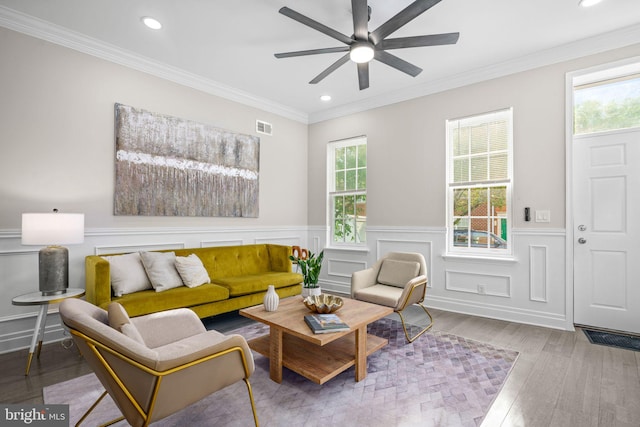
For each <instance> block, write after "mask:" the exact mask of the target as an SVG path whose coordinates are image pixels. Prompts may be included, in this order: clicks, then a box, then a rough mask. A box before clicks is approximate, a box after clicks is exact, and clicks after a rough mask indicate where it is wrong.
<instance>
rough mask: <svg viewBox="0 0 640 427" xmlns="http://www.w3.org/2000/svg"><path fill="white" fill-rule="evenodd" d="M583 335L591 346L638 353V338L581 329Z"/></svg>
mask: <svg viewBox="0 0 640 427" xmlns="http://www.w3.org/2000/svg"><path fill="white" fill-rule="evenodd" d="M583 331H584V334H585V335H586V336H587V338H588V339H589V342H591V343H592V344H600V345H606V346H609V347H617V348H623V349H625V350H633V351H640V337H637V336H633V335H625V334H616V333H613V332H604V331H596V330H593V329H583Z"/></svg>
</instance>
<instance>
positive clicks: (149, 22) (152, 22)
mask: <svg viewBox="0 0 640 427" xmlns="http://www.w3.org/2000/svg"><path fill="white" fill-rule="evenodd" d="M142 23H143V24H144V25H146V26H147V27H149V28H151V29H152V30H159V29H160V28H162V24H161V23H160V21H158V20H157V19H154V18H152V17H150V16H143V17H142Z"/></svg>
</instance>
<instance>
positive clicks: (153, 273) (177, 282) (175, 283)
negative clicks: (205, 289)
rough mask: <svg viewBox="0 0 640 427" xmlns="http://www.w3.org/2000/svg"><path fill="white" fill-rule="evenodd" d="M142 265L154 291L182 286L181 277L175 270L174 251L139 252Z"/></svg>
mask: <svg viewBox="0 0 640 427" xmlns="http://www.w3.org/2000/svg"><path fill="white" fill-rule="evenodd" d="M140 257H141V258H142V265H144V269H145V271H146V272H147V276H149V280H150V281H151V286H153V289H155V290H156V292H162V291H166V290H167V289H172V288H177V287H179V286H182V285H183V283H182V278H180V274H178V270H176V254H175V252H140Z"/></svg>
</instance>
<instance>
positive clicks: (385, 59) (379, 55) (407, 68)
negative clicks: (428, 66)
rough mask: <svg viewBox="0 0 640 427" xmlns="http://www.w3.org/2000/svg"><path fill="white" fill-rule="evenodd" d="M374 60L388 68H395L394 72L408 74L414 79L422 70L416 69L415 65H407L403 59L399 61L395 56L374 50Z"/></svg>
mask: <svg viewBox="0 0 640 427" xmlns="http://www.w3.org/2000/svg"><path fill="white" fill-rule="evenodd" d="M374 58H375V59H377V60H378V61H380V62H382V63H385V64H387V65H388V66H390V67H393V68H395V69H396V70H399V71H402V72H403V73H407V74H409V75H410V76H411V77H415V76H417V75H418V74H420V73H421V72H422V68H420V67H416V66H415V65H413V64H410V63H408V62H407V61H405V60H404V59H400V58H398V57H397V56H395V55H392V54H390V53H387V52H385V51H384V50H378V49H376V51H375V56H374Z"/></svg>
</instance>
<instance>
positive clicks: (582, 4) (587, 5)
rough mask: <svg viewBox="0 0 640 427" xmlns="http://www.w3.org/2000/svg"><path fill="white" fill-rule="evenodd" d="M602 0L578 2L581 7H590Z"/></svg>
mask: <svg viewBox="0 0 640 427" xmlns="http://www.w3.org/2000/svg"><path fill="white" fill-rule="evenodd" d="M601 1H602V0H580V1H579V2H578V4H579V5H580V6H582V7H591V6H595V5H596V4H598V3H600V2H601Z"/></svg>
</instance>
